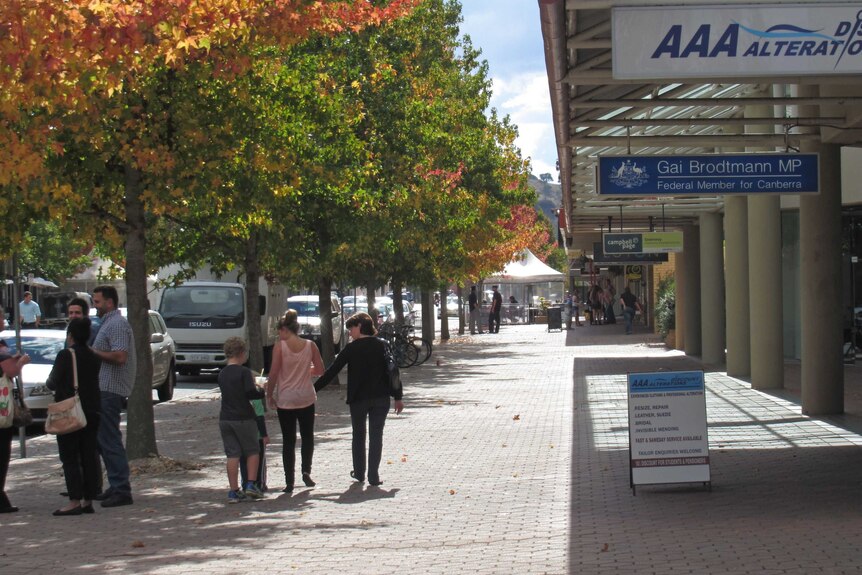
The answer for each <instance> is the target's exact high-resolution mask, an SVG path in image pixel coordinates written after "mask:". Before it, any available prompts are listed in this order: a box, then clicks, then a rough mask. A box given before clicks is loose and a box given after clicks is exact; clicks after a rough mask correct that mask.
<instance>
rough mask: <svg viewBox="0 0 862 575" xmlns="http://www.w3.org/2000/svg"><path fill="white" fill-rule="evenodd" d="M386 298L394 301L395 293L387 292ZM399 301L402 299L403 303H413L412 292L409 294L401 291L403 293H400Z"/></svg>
mask: <svg viewBox="0 0 862 575" xmlns="http://www.w3.org/2000/svg"><path fill="white" fill-rule="evenodd" d="M386 297H388V298H393V299H394V297H395V293H394V292H389V293H387V294H386ZM401 299H402V300H404V301H409V302H410V303H415V301H416V300H415V299H414V297H413V292H409V291H403V292H401Z"/></svg>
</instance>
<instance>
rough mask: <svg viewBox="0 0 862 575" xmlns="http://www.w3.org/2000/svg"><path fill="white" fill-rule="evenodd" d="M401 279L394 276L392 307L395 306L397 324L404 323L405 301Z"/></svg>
mask: <svg viewBox="0 0 862 575" xmlns="http://www.w3.org/2000/svg"><path fill="white" fill-rule="evenodd" d="M402 285H403V284H402V283H401V280H400V279H398V278H392V307H393V308H395V324H396V325H398V326H402V325H404V303H403V299H402V295H401V287H402Z"/></svg>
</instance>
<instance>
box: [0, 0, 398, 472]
mask: <svg viewBox="0 0 862 575" xmlns="http://www.w3.org/2000/svg"><path fill="white" fill-rule="evenodd" d="M412 4H413V2H412V1H411V0H393V1H392V2H390V3H388V4H386V5H381V6H376V5H375V4H372V3H367V2H333V1H326V0H322V1H319V2H314V3H309V2H306V1H304V0H282V1H280V2H270V1H267V0H248V1H246V2H243V3H236V2H233V1H232V0H147V1H144V0H138V1H135V0H132V1H129V0H123V1H120V0H108V1H104V0H103V1H95V0H10V1H9V2H4V3H2V4H0V22H2V28H0V94H2V96H0V126H2V129H0V158H2V159H0V187H2V189H3V194H2V198H0V208H4V210H6V209H8V211H6V212H5V213H11V214H16V215H18V214H20V215H21V216H23V217H22V218H20V219H17V220H16V221H25V222H27V221H32V219H33V218H37V217H40V216H41V217H46V216H47V215H48V214H51V215H52V216H54V217H59V218H63V219H70V220H74V221H75V222H76V223H77V224H78V231H79V233H81V234H82V235H86V236H89V237H92V238H98V239H99V241H101V242H102V243H103V244H104V246H105V248H106V249H107V250H112V251H113V252H114V253H115V254H118V255H122V256H124V258H121V259H124V260H125V262H126V282H127V294H128V307H129V319H130V321H131V323H132V328H133V331H134V333H135V340H136V344H135V345H136V353H137V355H138V357H139V358H140V359H139V361H138V362H137V363H138V374H137V378H136V383H135V388H134V391H133V394H132V397H131V398H130V407H129V427H128V429H129V433H128V440H127V442H128V450H129V456H130V457H132V458H134V457H140V456H146V455H149V454H152V453H155V452H156V443H155V434H154V431H153V424H152V421H153V417H152V415H153V414H152V405H151V401H150V383H149V382H150V380H151V373H150V371H151V364H150V361H149V353H150V351H149V344H148V337H147V315H146V308H147V298H146V276H147V272H148V271H149V270H150V269H153V268H154V266H155V265H156V264H157V262H154V261H152V260H148V257H147V256H148V243H147V229H148V225H149V224H150V223H151V222H152V220H153V219H155V218H158V217H161V216H163V215H166V214H171V213H174V212H177V213H182V212H183V211H185V210H186V209H187V208H188V206H187V205H186V204H185V203H184V201H183V197H184V195H185V193H186V191H187V190H188V189H190V188H196V187H203V185H204V181H205V180H206V179H207V178H208V177H210V176H211V172H210V171H209V170H208V169H207V166H198V171H197V172H195V173H194V174H193V175H192V174H190V173H189V172H188V170H187V168H188V164H187V163H184V162H181V161H180V162H178V161H177V158H176V157H175V156H174V151H175V149H176V146H177V143H178V142H181V141H187V140H188V139H191V140H197V141H200V140H206V141H207V144H208V145H213V146H217V145H218V143H219V141H224V140H229V139H230V138H231V131H230V126H224V127H223V129H222V130H220V132H219V133H218V134H200V133H194V131H193V130H192V131H189V130H184V129H183V128H184V127H187V124H185V123H183V122H177V121H176V119H177V117H176V115H175V114H174V113H173V106H174V104H175V102H174V100H173V95H174V93H173V90H174V88H175V87H177V86H184V87H185V88H186V89H187V90H189V88H190V87H191V86H193V85H195V84H198V85H206V84H208V83H209V82H212V81H223V82H231V81H233V79H235V78H237V77H240V76H242V74H243V73H244V71H245V70H247V69H248V68H249V66H250V65H251V63H252V55H253V53H254V51H255V50H257V49H260V48H262V47H266V46H276V47H283V46H285V45H289V44H293V43H295V42H296V41H298V40H300V39H302V38H304V37H307V36H308V35H309V34H312V33H315V32H317V31H319V32H325V33H339V32H342V31H344V30H346V29H356V28H360V27H362V26H364V25H367V24H370V23H371V24H373V23H378V22H381V21H384V20H386V19H389V18H392V17H395V16H398V15H400V14H403V13H404V12H406V11H407V10H409V8H410V7H411V5H412ZM187 93H191V91H190V90H189V91H188V92H187ZM213 188H215V189H218V187H217V186H213ZM0 233H3V234H4V238H5V239H9V240H10V241H16V240H18V239H20V237H21V234H22V233H23V232H22V230H21V229H18V228H16V227H15V226H10V228H9V229H8V230H3V232H0Z"/></svg>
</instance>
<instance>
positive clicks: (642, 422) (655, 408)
mask: <svg viewBox="0 0 862 575" xmlns="http://www.w3.org/2000/svg"><path fill="white" fill-rule="evenodd" d="M705 392H706V389H705V385H704V378H703V372H702V371H662V372H655V373H630V374H629V375H628V399H629V452H630V454H631V458H630V462H631V487H632V489H633V490H634V489H635V487H636V486H637V485H650V484H656V483H688V482H703V483H704V484H709V483H710V477H709V439H708V437H707V432H706V393H705Z"/></svg>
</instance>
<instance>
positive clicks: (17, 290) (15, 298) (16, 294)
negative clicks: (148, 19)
mask: <svg viewBox="0 0 862 575" xmlns="http://www.w3.org/2000/svg"><path fill="white" fill-rule="evenodd" d="M20 279H21V278H20V277H19V274H18V253H17V252H15V253H13V254H12V321H14V322H15V349H16V350H17V351H18V353H24V349H23V347H22V346H21V317H20V316H21V308H20V306H19V305H18V302H19V301H21V284H20V283H19V280H20ZM22 377H23V375H22V374H18V378H19V381H20V382H21V390H22V391H23V389H24V380H23V379H21V378H22ZM21 403H24V398H23V397H21ZM18 446H19V449H20V451H21V459H24V458H26V457H27V428H26V427H19V428H18Z"/></svg>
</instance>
